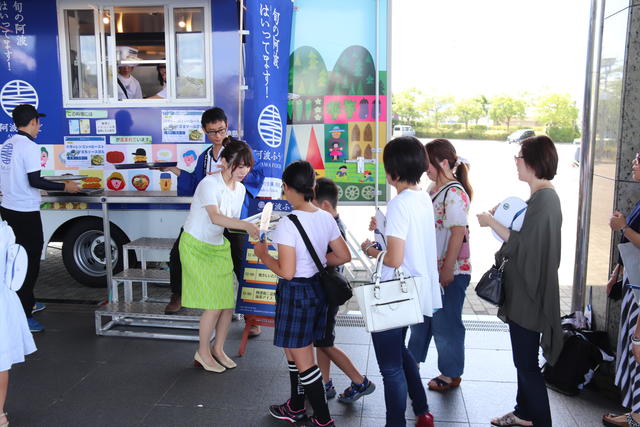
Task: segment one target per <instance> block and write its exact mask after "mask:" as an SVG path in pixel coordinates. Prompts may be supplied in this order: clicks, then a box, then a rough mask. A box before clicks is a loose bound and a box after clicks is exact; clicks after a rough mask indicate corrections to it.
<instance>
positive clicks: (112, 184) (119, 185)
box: [107, 172, 125, 191]
mask: <svg viewBox="0 0 640 427" xmlns="http://www.w3.org/2000/svg"><path fill="white" fill-rule="evenodd" d="M124 186H125V182H124V177H123V176H122V174H121V173H120V172H113V173H112V174H111V175H109V178H107V188H108V189H109V190H113V191H120V190H122V189H124Z"/></svg>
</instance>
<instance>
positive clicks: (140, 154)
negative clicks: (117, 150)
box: [131, 148, 147, 163]
mask: <svg viewBox="0 0 640 427" xmlns="http://www.w3.org/2000/svg"><path fill="white" fill-rule="evenodd" d="M131 154H133V163H147V152H146V150H145V149H144V148H137V149H136V152H135V153H131Z"/></svg>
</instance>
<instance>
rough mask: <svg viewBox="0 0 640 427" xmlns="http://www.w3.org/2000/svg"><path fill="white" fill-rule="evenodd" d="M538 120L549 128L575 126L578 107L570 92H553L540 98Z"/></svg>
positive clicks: (537, 106)
mask: <svg viewBox="0 0 640 427" xmlns="http://www.w3.org/2000/svg"><path fill="white" fill-rule="evenodd" d="M536 110H537V114H536V120H538V121H539V122H540V123H544V125H545V126H546V127H547V128H550V127H559V128H573V127H574V126H575V124H576V120H578V107H576V102H575V101H574V100H573V99H571V96H570V95H568V94H560V93H551V94H549V95H545V96H543V97H541V98H540V99H539V100H538V103H537V105H536Z"/></svg>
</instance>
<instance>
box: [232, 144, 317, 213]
mask: <svg viewBox="0 0 640 427" xmlns="http://www.w3.org/2000/svg"><path fill="white" fill-rule="evenodd" d="M225 150H226V148H225ZM223 153H224V151H223ZM282 182H283V183H285V184H287V187H289V188H291V189H293V190H294V191H296V192H297V193H300V194H302V195H303V196H304V201H305V202H310V201H312V200H313V198H314V195H315V187H316V171H315V170H313V166H311V163H309V162H307V161H304V160H298V161H296V162H293V163H291V164H289V166H287V167H286V168H285V169H284V172H282Z"/></svg>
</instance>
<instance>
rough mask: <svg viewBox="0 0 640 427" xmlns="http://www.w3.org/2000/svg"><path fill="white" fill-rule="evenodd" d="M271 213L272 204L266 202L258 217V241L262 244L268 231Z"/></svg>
mask: <svg viewBox="0 0 640 427" xmlns="http://www.w3.org/2000/svg"><path fill="white" fill-rule="evenodd" d="M272 211H273V203H271V202H267V203H266V204H265V205H264V208H263V209H262V215H260V241H261V242H264V241H265V239H266V237H267V232H268V231H269V222H271V212H272Z"/></svg>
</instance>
